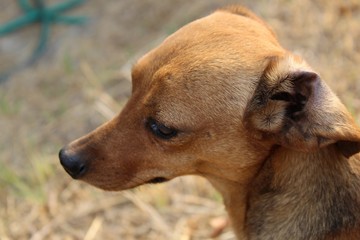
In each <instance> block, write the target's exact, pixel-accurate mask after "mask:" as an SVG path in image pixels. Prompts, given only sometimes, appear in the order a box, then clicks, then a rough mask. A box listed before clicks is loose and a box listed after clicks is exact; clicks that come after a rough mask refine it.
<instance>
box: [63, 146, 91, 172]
mask: <svg viewBox="0 0 360 240" xmlns="http://www.w3.org/2000/svg"><path fill="white" fill-rule="evenodd" d="M59 159H60V163H61V165H62V166H63V168H64V169H65V171H66V172H67V173H68V174H69V175H70V176H71V177H72V178H74V179H77V178H80V177H81V176H83V175H84V174H85V173H86V171H87V169H88V166H87V163H86V161H85V160H84V159H83V158H82V157H81V154H78V153H73V152H71V151H68V150H67V149H66V147H64V148H62V149H61V150H60V152H59Z"/></svg>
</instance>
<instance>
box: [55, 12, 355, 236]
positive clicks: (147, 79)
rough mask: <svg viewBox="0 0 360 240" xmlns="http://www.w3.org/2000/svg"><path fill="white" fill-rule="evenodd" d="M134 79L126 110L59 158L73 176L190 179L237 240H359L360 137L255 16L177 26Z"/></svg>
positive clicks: (102, 181) (109, 180) (110, 185)
mask: <svg viewBox="0 0 360 240" xmlns="http://www.w3.org/2000/svg"><path fill="white" fill-rule="evenodd" d="M132 80H133V90H132V96H131V98H130V99H129V101H128V103H127V105H126V106H125V108H124V109H123V111H122V112H121V113H120V114H119V115H118V116H117V117H115V118H114V119H113V120H111V121H109V122H108V123H106V124H104V125H103V126H100V127H99V128H98V129H96V130H95V131H93V132H91V133H90V134H89V135H87V136H84V137H82V138H80V139H79V140H76V141H74V142H72V143H71V144H70V145H68V146H67V147H66V148H64V149H63V150H62V152H61V153H60V158H61V161H62V164H63V165H64V167H65V169H67V171H71V166H73V165H74V164H77V163H78V162H81V163H82V164H83V165H84V166H85V167H83V168H81V169H82V170H84V169H86V172H85V170H84V171H83V174H81V176H80V175H77V177H76V178H79V179H81V180H84V181H86V182H88V183H90V184H92V185H94V186H97V187H100V188H102V189H106V190H124V189H129V188H133V187H136V186H139V185H141V184H144V183H149V182H154V181H162V180H170V179H172V178H175V177H177V176H182V175H187V174H196V175H200V176H203V177H205V178H207V179H208V180H209V181H210V182H211V183H212V184H213V186H214V187H215V188H216V189H217V190H218V191H219V192H220V193H221V194H222V196H223V198H224V203H225V205H226V208H227V211H228V213H229V216H230V219H231V221H232V224H233V227H234V230H235V232H236V235H237V237H238V238H239V239H262V240H264V239H292V240H297V239H299V240H300V239H303V240H318V239H324V240H330V239H353V240H357V239H360V159H359V155H356V154H357V153H358V152H359V151H360V144H359V142H360V129H359V128H358V127H357V126H356V125H355V123H354V120H353V119H352V117H351V115H350V114H349V113H348V111H347V110H346V108H345V107H344V106H343V105H342V103H341V102H340V100H339V99H338V98H337V97H336V95H335V94H334V93H333V92H332V91H331V90H330V89H329V87H328V86H327V85H326V83H325V82H324V81H323V80H322V79H321V78H320V76H319V75H318V74H317V73H316V72H314V70H312V69H311V68H310V67H309V66H308V64H307V63H306V62H305V61H304V60H303V59H302V58H301V57H299V56H295V55H294V54H292V53H291V52H289V51H287V50H285V49H283V48H282V47H281V46H280V44H279V43H278V41H277V40H276V37H275V34H274V33H273V31H272V30H271V28H270V27H269V26H268V25H267V24H266V23H264V22H263V21H262V20H261V19H260V18H258V17H257V16H256V15H255V14H254V13H252V12H250V11H249V10H247V9H245V8H243V7H236V6H233V7H228V8H224V9H220V10H218V11H216V12H215V13H213V14H211V15H209V16H207V17H204V18H202V19H199V20H197V21H194V22H192V23H190V24H188V25H186V26H185V27H183V28H181V29H180V30H178V31H177V32H175V33H174V34H173V35H171V36H170V37H168V38H167V39H166V40H165V41H164V42H163V43H162V44H161V45H160V46H159V47H157V48H156V49H154V50H152V51H151V52H149V53H148V54H146V55H145V56H144V57H142V58H141V59H140V60H139V61H138V62H137V63H136V64H135V66H134V68H133V71H132ZM149 122H150V123H149ZM153 123H155V125H154V126H155V128H156V129H155V130H157V127H159V128H162V129H164V130H163V131H165V132H168V131H170V129H175V130H176V136H175V135H174V137H171V138H170V137H169V139H164V137H159V136H157V135H156V134H154V132H152V131H154V129H151V127H154V126H153V125H151V124H153ZM149 124H150V128H149ZM156 124H158V125H156ZM170 133H171V132H170ZM174 134H175V133H174ZM69 162H71V164H73V165H71V166H70V165H69ZM69 166H70V167H69ZM75 170H76V168H75ZM74 176H75V175H74Z"/></svg>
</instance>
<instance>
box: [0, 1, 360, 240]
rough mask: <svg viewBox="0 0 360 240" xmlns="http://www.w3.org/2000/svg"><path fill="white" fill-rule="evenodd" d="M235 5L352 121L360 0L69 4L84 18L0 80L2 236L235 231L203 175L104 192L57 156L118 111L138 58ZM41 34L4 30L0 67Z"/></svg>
mask: <svg viewBox="0 0 360 240" xmlns="http://www.w3.org/2000/svg"><path fill="white" fill-rule="evenodd" d="M30 2H31V1H30ZM43 2H44V3H45V4H46V5H49V6H51V5H54V4H57V3H59V2H65V0H43ZM18 3H19V2H18V1H9V0H0V26H1V25H3V24H5V23H6V22H8V21H9V20H13V19H16V18H19V17H20V16H23V15H24V13H23V11H22V10H21V9H20V8H19V4H18ZM233 3H239V4H242V5H245V6H247V7H249V8H250V9H252V10H253V11H254V12H255V13H257V14H258V15H260V16H261V17H262V18H263V19H265V20H266V21H267V22H268V23H269V24H270V25H271V26H272V27H273V28H274V30H275V32H276V33H277V34H278V37H279V40H280V42H281V43H282V44H283V46H284V47H285V48H287V49H289V50H292V51H294V52H296V53H298V54H300V55H302V56H303V57H305V59H307V60H308V62H309V63H310V65H312V66H313V67H314V69H316V70H317V71H318V72H319V73H320V74H321V76H322V77H323V79H325V80H326V81H327V82H328V84H329V85H330V86H331V88H332V89H333V90H334V91H335V92H336V93H337V94H338V96H339V97H340V99H341V100H342V101H343V102H344V104H345V105H346V106H347V107H348V109H349V110H350V112H351V113H352V114H353V116H354V117H355V118H356V120H357V122H358V123H359V120H360V95H359V93H360V1H359V0H352V1H351V0H349V1H345V0H344V1H336V0H333V1H328V0H274V1H268V0H258V1H252V0H242V1H225V0H196V1H195V0H171V1H170V0H168V1H153V0H122V1H118V0H107V1H100V0H88V1H84V4H82V5H80V6H78V7H76V8H73V9H71V10H69V11H67V12H64V14H65V15H69V16H86V17H87V18H88V21H87V22H86V24H84V25H66V24H56V25H52V26H51V28H50V32H49V39H48V43H47V49H46V52H45V53H44V54H43V56H42V57H41V58H39V59H38V61H36V63H35V64H32V65H31V66H28V67H26V68H19V69H16V70H14V71H13V73H12V74H11V75H10V76H9V77H8V78H7V79H6V80H3V81H1V83H0V239H2V240H8V239H16V240H18V239H31V240H35V239H37V240H40V239H85V240H92V239H110V240H111V239H129V240H131V239H156V240H162V239H164V240H165V239H166V240H168V239H180V240H190V239H212V238H214V239H234V235H233V234H232V232H231V231H230V229H229V227H228V226H226V224H225V223H226V214H225V210H224V207H223V205H222V200H221V197H220V196H219V194H218V193H217V192H215V191H214V190H213V189H212V187H211V186H210V185H209V184H208V183H207V182H206V181H205V180H203V179H201V178H198V177H182V178H179V179H176V180H173V181H171V182H169V183H165V184H160V185H151V186H142V187H139V188H137V189H135V190H129V191H124V192H119V193H110V192H104V191H101V190H98V189H95V188H93V187H91V186H89V185H87V184H84V183H82V182H78V181H72V180H71V179H70V177H69V176H68V175H67V174H66V173H65V172H64V171H63V169H62V168H61V166H60V165H59V162H58V158H57V153H58V150H59V149H60V148H61V147H62V146H63V145H64V144H66V143H68V142H70V141H71V140H74V139H76V138H77V137H79V136H82V135H83V134H85V133H87V132H89V131H90V130H92V129H94V128H95V127H97V126H99V125H100V124H102V123H103V122H105V121H106V120H108V119H110V118H111V117H112V116H113V115H114V114H116V113H117V112H119V111H120V110H121V108H122V106H123V105H124V103H125V102H126V100H127V98H128V97H129V95H130V90H131V79H130V70H131V66H132V64H133V63H134V62H135V61H136V59H137V58H138V57H140V56H141V55H142V54H144V53H146V52H147V51H148V50H150V49H152V48H153V47H154V46H156V45H158V44H159V43H160V42H161V41H162V40H163V39H164V38H165V37H166V36H168V35H169V34H171V33H172V32H174V31H176V29H178V28H179V27H181V26H183V25H184V24H186V23H188V22H190V21H192V20H194V19H197V18H199V17H202V16H205V15H207V14H209V13H211V12H212V11H214V10H215V9H216V8H218V7H221V6H224V5H227V4H233ZM39 34H40V25H39V24H32V25H30V26H28V27H24V28H21V29H19V30H18V31H16V32H12V33H9V34H3V35H2V36H1V35H0V36H1V37H0V74H4V73H6V72H7V71H8V70H9V69H12V68H13V67H14V66H18V65H19V64H20V65H21V64H22V63H24V62H25V61H26V59H28V58H29V56H31V55H32V52H33V51H34V49H35V48H36V47H37V45H38V41H39ZM224 227H225V228H224Z"/></svg>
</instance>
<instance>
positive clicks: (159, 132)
mask: <svg viewBox="0 0 360 240" xmlns="http://www.w3.org/2000/svg"><path fill="white" fill-rule="evenodd" d="M147 127H148V128H149V129H150V131H151V132H152V133H153V134H154V135H156V136H157V137H159V138H162V139H170V138H172V137H175V136H176V135H177V133H178V131H177V130H176V129H173V128H170V127H167V126H165V125H164V124H161V123H158V122H157V121H155V120H154V119H152V118H150V119H149V120H148V121H147Z"/></svg>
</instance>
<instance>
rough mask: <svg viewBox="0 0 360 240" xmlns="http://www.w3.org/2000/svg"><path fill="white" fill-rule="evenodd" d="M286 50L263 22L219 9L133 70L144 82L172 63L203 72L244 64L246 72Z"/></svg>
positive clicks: (171, 38)
mask: <svg viewBox="0 0 360 240" xmlns="http://www.w3.org/2000/svg"><path fill="white" fill-rule="evenodd" d="M283 51H284V50H283V49H282V48H281V47H280V45H279V43H278V42H277V40H276V39H275V37H274V35H273V33H272V32H271V31H270V30H269V29H268V28H266V27H265V26H264V25H263V24H261V23H259V22H257V21H255V20H253V19H251V18H248V17H244V16H241V15H236V14H232V13H229V12H224V11H218V12H215V13H213V14H211V15H209V16H207V17H204V18H201V19H198V20H196V21H193V22H191V23H189V24H187V25H185V26H184V27H182V28H180V29H179V30H178V31H176V32H175V33H173V34H172V35H170V36H169V37H168V38H166V39H165V40H164V41H163V43H162V44H160V46H158V47H157V48H155V49H153V50H152V51H150V52H149V53H147V54H146V55H144V56H143V57H142V58H140V59H139V61H138V62H137V64H136V65H135V67H134V68H133V72H134V75H137V76H142V78H143V80H144V81H150V80H151V79H152V78H151V77H150V76H153V75H154V74H155V73H156V72H157V71H158V70H159V69H160V68H163V67H164V66H166V65H169V64H171V65H172V66H176V67H178V68H181V71H183V70H184V69H187V70H188V71H190V70H198V71H197V72H201V71H200V70H203V71H206V69H207V68H208V67H209V66H210V67H213V68H217V69H219V70H223V69H224V68H233V67H239V66H240V67H241V66H242V67H243V70H244V71H246V72H251V71H252V70H253V69H254V70H257V69H258V68H259V62H260V63H261V61H263V60H264V58H266V57H268V56H274V55H278V54H279V53H281V52H283ZM179 71H180V70H179ZM192 72H193V73H196V71H192ZM143 76H146V77H143Z"/></svg>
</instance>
